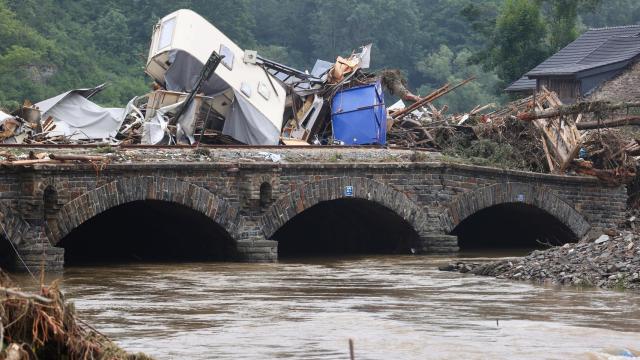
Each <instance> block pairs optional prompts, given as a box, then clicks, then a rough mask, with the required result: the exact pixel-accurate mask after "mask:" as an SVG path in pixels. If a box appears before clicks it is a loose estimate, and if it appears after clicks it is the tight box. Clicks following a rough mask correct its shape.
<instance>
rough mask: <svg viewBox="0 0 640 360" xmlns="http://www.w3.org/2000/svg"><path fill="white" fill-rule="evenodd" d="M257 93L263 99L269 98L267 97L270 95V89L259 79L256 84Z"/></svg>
mask: <svg viewBox="0 0 640 360" xmlns="http://www.w3.org/2000/svg"><path fill="white" fill-rule="evenodd" d="M258 93H259V94H260V95H262V97H263V98H265V100H269V98H270V97H271V91H269V87H268V86H267V84H265V83H263V82H262V81H260V83H259V84H258Z"/></svg>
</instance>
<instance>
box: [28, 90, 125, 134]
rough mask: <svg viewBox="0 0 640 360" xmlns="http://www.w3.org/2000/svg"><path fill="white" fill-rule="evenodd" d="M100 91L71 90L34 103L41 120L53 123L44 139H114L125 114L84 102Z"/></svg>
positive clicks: (121, 110)
mask: <svg viewBox="0 0 640 360" xmlns="http://www.w3.org/2000/svg"><path fill="white" fill-rule="evenodd" d="M101 89H102V88H101V87H97V88H94V89H78V90H72V91H69V92H66V93H63V94H60V95H58V96H56V97H53V98H51V99H47V100H44V101H41V102H39V103H37V104H36V106H37V107H38V108H39V109H40V111H41V113H42V121H46V120H47V119H48V118H49V117H51V119H52V121H53V123H54V124H55V128H54V129H53V130H52V131H50V132H49V133H48V134H47V137H54V136H65V137H68V138H70V139H73V140H90V139H106V138H112V137H115V136H116V134H117V133H118V129H120V126H122V122H123V121H124V117H125V111H124V109H122V108H103V107H101V106H99V105H96V104H95V103H93V102H92V101H90V100H89V99H87V97H89V96H91V95H93V94H95V93H96V92H97V91H100V90H101Z"/></svg>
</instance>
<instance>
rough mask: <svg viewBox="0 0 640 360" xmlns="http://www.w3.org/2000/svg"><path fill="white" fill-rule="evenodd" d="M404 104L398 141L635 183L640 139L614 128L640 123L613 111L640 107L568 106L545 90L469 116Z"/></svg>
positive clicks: (394, 137)
mask: <svg viewBox="0 0 640 360" xmlns="http://www.w3.org/2000/svg"><path fill="white" fill-rule="evenodd" d="M468 81H469V80H467V81H465V82H462V83H460V84H458V85H456V87H457V86H462V85H464V84H465V83H466V82H468ZM454 88H455V87H454ZM448 90H449V84H445V85H444V86H443V87H442V88H440V89H438V90H436V91H435V92H433V93H432V94H430V95H428V96H427V97H425V99H429V98H435V99H437V98H438V97H439V96H441V95H440V94H442V93H446V92H447V91H448ZM403 105H404V104H400V105H398V106H392V107H391V108H390V110H391V111H390V118H391V119H392V120H391V121H392V125H391V127H390V129H389V142H390V143H392V144H397V145H400V146H405V147H431V148H433V149H437V150H439V151H442V152H443V153H444V154H447V155H452V156H455V157H460V158H466V159H470V160H471V161H476V160H480V161H479V164H486V165H493V166H504V167H510V168H517V169H522V170H528V171H536V172H550V173H560V174H561V173H576V174H584V175H591V176H596V177H598V178H600V179H601V180H602V181H603V182H605V183H606V184H609V185H612V186H616V185H620V184H624V183H628V182H630V181H631V180H632V179H633V178H634V177H635V174H636V163H637V158H636V157H638V155H640V144H639V143H638V142H637V141H636V140H635V139H632V138H630V137H629V136H625V135H624V133H623V132H622V131H620V130H618V129H614V128H613V127H620V126H625V125H635V124H640V120H638V119H636V117H625V118H622V119H615V118H614V119H612V117H614V113H613V112H611V111H615V110H619V109H621V108H625V109H628V108H632V107H640V104H633V103H625V104H609V103H579V104H577V105H572V106H565V105H563V103H562V102H561V101H560V99H559V98H558V97H557V95H556V94H555V93H554V92H551V91H548V90H547V89H545V88H543V89H542V90H541V91H540V92H538V93H537V94H536V95H535V96H529V97H527V98H524V99H520V100H517V101H514V102H512V103H509V104H507V105H506V106H505V107H504V108H501V109H498V110H494V111H492V112H485V111H486V110H487V109H489V108H491V107H492V106H493V104H489V105H485V106H478V107H476V108H475V109H473V110H472V111H471V112H469V113H466V114H462V115H460V114H451V115H445V112H446V110H447V109H446V106H445V107H444V108H443V109H440V110H439V109H436V108H435V107H434V106H433V105H432V104H431V103H430V102H429V101H427V102H426V103H425V102H420V101H418V102H416V103H414V104H413V105H410V106H408V107H406V108H405V107H403ZM421 105H424V106H421ZM427 107H428V108H427ZM483 112H484V113H483ZM605 119H606V120H605ZM636 120H638V121H636Z"/></svg>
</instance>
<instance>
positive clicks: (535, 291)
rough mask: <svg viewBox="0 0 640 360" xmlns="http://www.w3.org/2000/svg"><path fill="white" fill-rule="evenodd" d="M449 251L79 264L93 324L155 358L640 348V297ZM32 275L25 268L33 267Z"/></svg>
mask: <svg viewBox="0 0 640 360" xmlns="http://www.w3.org/2000/svg"><path fill="white" fill-rule="evenodd" d="M446 262H447V259H446V258H438V257H418V256H367V257H350V258H333V259H330V260H327V259H317V260H315V259H304V260H299V261H297V260H287V261H283V262H280V263H277V264H241V263H214V264H205V263H195V264H194V263H189V264H132V265H109V266H92V267H74V268H68V269H67V270H66V271H65V272H64V275H63V276H62V280H63V282H62V287H63V289H64V290H65V291H66V293H67V296H68V297H69V298H70V299H73V300H74V301H75V304H76V307H77V309H78V312H79V313H80V315H81V317H82V318H83V319H85V320H86V321H87V322H89V323H91V324H92V325H94V326H95V328H97V329H99V330H100V331H101V332H103V333H105V334H107V335H108V336H109V337H111V338H113V339H114V340H116V341H117V342H118V343H119V344H120V345H121V346H123V347H124V348H126V349H127V350H130V351H144V352H146V353H148V354H151V355H154V356H156V357H157V358H158V359H212V358H216V359H249V358H253V359H348V357H349V355H348V339H349V338H351V339H353V340H354V344H355V355H356V359H358V360H360V359H601V358H602V359H606V358H616V357H611V356H607V355H606V354H620V353H621V352H623V351H624V349H630V350H634V349H635V350H639V349H640V295H639V294H632V293H624V292H613V291H601V290H577V289H560V288H556V287H544V286H534V285H531V284H528V283H519V282H512V281H503V280H496V279H492V278H485V277H475V276H472V275H462V274H457V273H447V272H440V271H438V270H437V269H436V268H437V266H438V265H440V264H443V263H446ZM22 280H23V281H25V282H26V281H27V280H26V278H22Z"/></svg>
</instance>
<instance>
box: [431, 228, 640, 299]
mask: <svg viewBox="0 0 640 360" xmlns="http://www.w3.org/2000/svg"><path fill="white" fill-rule="evenodd" d="M629 220H630V221H628V222H627V225H630V228H629V229H624V230H620V231H611V230H610V231H607V232H608V234H603V235H601V236H599V237H597V238H596V239H595V240H594V239H593V238H592V239H590V240H584V241H581V242H579V243H568V244H565V245H563V246H558V247H553V248H550V249H547V250H536V251H533V252H532V253H530V254H529V255H527V256H525V257H522V258H510V259H502V260H499V261H494V262H489V263H479V262H473V263H467V262H463V261H460V262H455V263H451V264H448V265H446V266H442V267H440V270H442V271H459V272H461V273H472V274H476V275H484V276H494V277H497V278H501V279H512V280H524V281H533V282H537V283H544V284H554V285H573V286H579V287H600V288H606V289H619V290H622V289H630V290H640V229H636V228H635V227H636V226H638V227H639V228H640V224H638V225H635V224H634V222H635V220H636V219H635V217H633V218H630V219H629Z"/></svg>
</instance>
